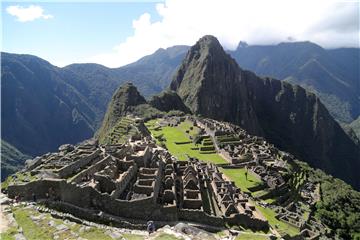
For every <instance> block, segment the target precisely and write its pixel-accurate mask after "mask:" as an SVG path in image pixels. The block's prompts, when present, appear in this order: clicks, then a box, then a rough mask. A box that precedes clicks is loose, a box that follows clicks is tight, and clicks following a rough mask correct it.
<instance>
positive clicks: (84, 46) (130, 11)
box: [2, 2, 158, 65]
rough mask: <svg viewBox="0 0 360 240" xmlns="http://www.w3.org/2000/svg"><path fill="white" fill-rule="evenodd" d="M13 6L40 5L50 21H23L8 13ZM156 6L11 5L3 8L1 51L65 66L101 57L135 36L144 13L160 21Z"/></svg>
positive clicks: (91, 4)
mask: <svg viewBox="0 0 360 240" xmlns="http://www.w3.org/2000/svg"><path fill="white" fill-rule="evenodd" d="M13 5H20V6H24V7H27V6H30V5H38V6H41V7H42V8H43V9H44V13H45V14H51V15H52V16H53V17H52V18H51V19H36V20H33V21H28V22H20V21H18V20H17V19H16V17H14V16H11V15H10V14H8V13H7V12H6V8H7V7H9V6H13ZM155 5H156V4H155V3H154V2H151V3H143V2H137V3H114V2H112V3H105V4H104V3H25V4H23V3H21V4H20V3H11V2H6V3H3V5H2V22H3V26H2V27H3V42H2V50H3V51H6V52H12V53H27V54H34V55H37V56H39V57H42V58H44V59H46V60H48V61H50V62H52V63H56V64H58V65H65V64H66V63H71V62H72V61H77V60H78V61H81V60H82V59H87V58H89V57H91V56H92V55H96V54H100V53H102V52H104V51H107V50H108V49H109V48H112V47H113V46H115V45H116V44H118V43H119V42H123V41H125V40H126V38H127V37H128V36H130V35H131V34H133V32H134V29H133V27H132V21H133V20H134V19H136V18H138V17H139V16H140V15H141V14H143V13H144V12H148V13H150V14H151V15H152V17H153V19H154V20H157V19H158V14H157V13H156V10H155Z"/></svg>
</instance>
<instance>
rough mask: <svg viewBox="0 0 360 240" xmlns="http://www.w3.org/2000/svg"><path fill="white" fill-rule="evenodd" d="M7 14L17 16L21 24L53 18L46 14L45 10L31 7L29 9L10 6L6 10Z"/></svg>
mask: <svg viewBox="0 0 360 240" xmlns="http://www.w3.org/2000/svg"><path fill="white" fill-rule="evenodd" d="M6 11H7V13H9V14H10V15H12V16H15V17H16V19H17V20H18V21H19V22H30V21H34V20H35V19H39V18H42V19H50V18H53V16H52V15H50V14H44V9H43V8H42V7H40V6H35V5H30V6H29V7H22V6H18V5H14V6H9V7H7V8H6Z"/></svg>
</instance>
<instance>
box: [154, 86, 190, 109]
mask: <svg viewBox="0 0 360 240" xmlns="http://www.w3.org/2000/svg"><path fill="white" fill-rule="evenodd" d="M149 104H150V105H151V106H153V107H154V108H156V109H158V110H160V111H163V112H169V111H171V110H178V111H181V112H184V113H190V110H189V108H188V107H186V105H185V104H184V102H183V101H182V99H181V98H180V97H179V95H178V94H177V93H176V92H174V91H169V90H165V91H163V92H161V93H160V94H158V95H154V96H153V97H152V98H151V99H150V100H149Z"/></svg>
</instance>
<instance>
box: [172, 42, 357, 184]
mask: <svg viewBox="0 0 360 240" xmlns="http://www.w3.org/2000/svg"><path fill="white" fill-rule="evenodd" d="M209 41H210V43H209ZM204 45H205V46H207V47H208V48H207V47H204ZM199 49H202V50H203V51H200V52H199ZM219 49H222V47H221V45H220V43H219V42H218V41H217V40H216V38H214V37H208V36H205V37H203V38H201V39H200V40H199V41H198V42H197V43H196V44H195V45H194V46H193V47H192V48H191V49H190V50H189V52H188V54H187V56H186V57H185V59H184V61H183V63H182V65H181V66H180V68H179V70H178V73H177V74H176V75H175V76H174V78H173V82H172V83H171V85H170V88H171V89H172V90H174V91H176V92H177V93H178V94H179V96H180V97H181V98H182V99H183V101H184V103H185V104H186V105H187V106H188V107H189V108H190V110H191V111H192V112H193V113H194V114H200V115H202V116H205V117H209V118H213V119H215V120H221V121H229V122H231V123H235V124H238V125H240V126H241V127H244V128H245V129H246V130H248V131H249V132H251V133H254V132H255V133H257V134H259V133H260V135H264V136H265V137H266V138H267V139H270V140H271V142H273V143H274V144H276V145H277V146H278V147H280V148H281V149H284V150H286V151H289V152H291V153H293V154H295V155H296V156H297V157H299V158H300V159H303V160H305V161H308V163H310V165H312V166H313V167H319V168H321V169H323V170H325V171H326V172H328V173H331V174H333V175H334V176H337V177H339V178H342V179H344V180H347V181H348V182H350V183H351V184H352V185H353V186H355V187H356V188H358V189H359V188H360V182H359V180H358V179H357V177H356V171H355V172H354V170H353V169H360V159H359V157H357V156H360V155H359V154H360V149H359V147H358V146H357V145H355V143H354V142H353V141H352V140H351V139H350V138H349V137H348V136H347V135H346V134H345V132H344V131H343V130H342V128H341V127H340V126H339V124H338V123H337V122H336V121H335V120H334V119H333V118H332V117H331V116H330V114H329V113H328V111H327V109H326V108H325V106H324V105H323V104H322V103H321V101H320V100H319V99H318V98H317V97H316V96H315V95H314V94H312V93H309V92H307V91H306V90H305V89H303V88H302V87H300V86H297V85H292V84H289V83H286V82H282V81H279V80H275V79H271V78H265V79H262V78H259V77H257V76H256V75H255V74H254V73H252V72H250V71H244V70H241V69H240V68H239V67H237V68H236V67H231V66H233V64H234V62H235V61H234V60H232V59H231V58H230V57H229V56H228V55H227V54H225V52H224V51H223V50H222V52H223V53H222V52H219ZM194 56H195V57H194ZM214 59H216V60H214ZM199 66H200V68H199ZM219 66H221V67H219ZM222 66H225V67H222ZM237 69H238V70H237ZM214 89H215V91H214ZM231 92H236V93H237V94H231ZM239 95H240V96H239ZM189 96H190V97H189ZM214 99H216V101H215V100H214ZM210 100H211V101H213V102H211V101H210ZM202 102H204V103H205V104H203V105H202ZM199 106H200V107H199ZM227 112H230V114H229V115H230V116H232V118H228V116H227ZM216 113H217V114H216ZM234 113H235V114H238V115H237V116H236V117H234V116H235V115H234ZM249 114H251V115H249ZM333 146H336V149H335V150H334V148H333ZM343 158H345V159H343Z"/></svg>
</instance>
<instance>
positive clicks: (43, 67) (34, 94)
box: [1, 53, 96, 155]
mask: <svg viewBox="0 0 360 240" xmlns="http://www.w3.org/2000/svg"><path fill="white" fill-rule="evenodd" d="M1 60H2V61H1V67H2V70H1V84H2V86H1V91H2V94H1V100H2V101H1V120H2V121H1V127H2V138H3V139H4V140H6V141H7V142H8V143H10V144H12V145H13V146H15V147H16V148H18V149H19V150H20V151H21V152H23V153H26V154H30V155H36V154H42V153H44V152H47V151H50V150H55V149H56V148H57V147H58V146H59V145H60V144H62V143H76V142H78V141H81V140H83V139H85V138H89V137H90V136H91V135H92V133H93V130H94V129H93V125H92V123H93V122H94V120H95V118H96V115H95V110H94V108H93V107H92V106H90V105H89V104H88V102H87V100H86V98H84V96H82V95H81V94H80V93H79V92H78V91H77V90H76V89H75V88H74V87H73V86H72V85H70V84H68V83H67V82H66V81H64V80H63V73H62V72H61V71H60V70H59V69H58V68H56V67H54V66H52V65H51V64H50V63H48V62H46V61H44V60H42V59H40V58H37V57H34V56H29V55H13V54H6V53H2V57H1Z"/></svg>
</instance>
